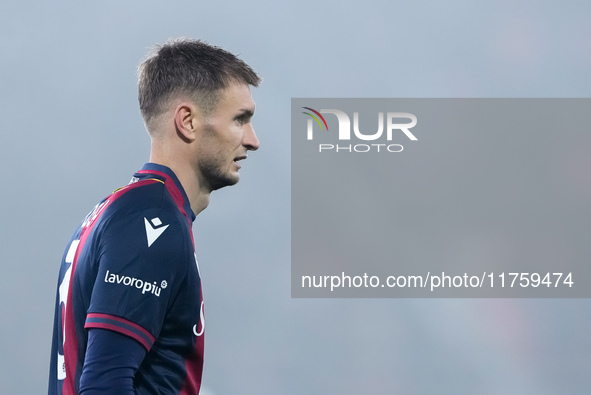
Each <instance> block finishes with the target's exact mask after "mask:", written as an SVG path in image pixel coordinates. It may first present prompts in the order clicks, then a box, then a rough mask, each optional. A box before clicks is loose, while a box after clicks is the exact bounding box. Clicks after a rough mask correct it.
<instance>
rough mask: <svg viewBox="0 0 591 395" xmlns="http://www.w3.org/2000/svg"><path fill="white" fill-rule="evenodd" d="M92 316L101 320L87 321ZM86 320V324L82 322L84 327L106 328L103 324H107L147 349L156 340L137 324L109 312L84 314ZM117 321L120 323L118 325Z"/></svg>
mask: <svg viewBox="0 0 591 395" xmlns="http://www.w3.org/2000/svg"><path fill="white" fill-rule="evenodd" d="M93 318H95V319H99V320H102V322H88V319H93ZM86 320H87V322H86V324H84V327H85V328H106V326H105V325H108V326H109V327H108V328H107V329H112V330H114V331H116V332H120V333H123V334H125V335H128V336H130V337H133V338H134V339H136V340H137V341H138V342H140V343H141V344H142V345H143V346H144V347H145V348H146V350H147V351H150V348H152V344H154V341H156V339H155V338H154V336H152V335H151V334H150V332H148V331H147V330H145V329H144V328H142V327H141V326H139V325H138V324H135V323H133V322H131V321H128V320H126V319H125V318H121V317H116V316H114V315H109V314H100V313H89V314H87V315H86ZM109 321H111V323H109ZM119 323H120V324H122V325H119ZM125 326H128V327H131V328H133V329H135V330H136V331H137V332H139V333H141V334H142V335H144V336H145V337H146V338H147V339H148V340H149V342H148V341H146V339H145V338H143V337H142V336H141V335H140V334H139V333H136V332H133V331H132V330H130V329H127V328H125Z"/></svg>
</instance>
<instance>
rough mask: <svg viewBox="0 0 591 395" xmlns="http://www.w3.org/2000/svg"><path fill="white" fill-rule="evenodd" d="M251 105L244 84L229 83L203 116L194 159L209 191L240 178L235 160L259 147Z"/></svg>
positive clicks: (248, 88)
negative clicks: (213, 107) (216, 101)
mask: <svg viewBox="0 0 591 395" xmlns="http://www.w3.org/2000/svg"><path fill="white" fill-rule="evenodd" d="M254 110H255V104H254V101H253V100H252V97H251V96H250V87H249V86H248V85H246V84H230V85H229V86H228V87H227V88H225V89H224V90H222V91H221V93H220V99H219V102H218V104H217V107H216V109H215V110H213V112H212V113H211V114H210V115H209V116H208V117H207V120H206V122H205V127H204V130H203V136H202V138H201V141H200V142H199V148H198V153H197V160H198V164H199V170H200V173H201V175H202V178H203V182H205V183H206V186H207V187H209V189H210V190H212V191H214V190H216V189H220V188H223V187H225V186H228V185H234V184H236V183H237V182H238V180H239V179H240V175H239V174H238V170H239V169H240V167H241V166H240V163H239V161H240V160H242V159H246V154H247V151H249V150H250V151H254V150H256V149H258V148H259V140H258V139H257V136H256V134H255V133H254V129H253V127H252V124H251V123H250V120H251V118H252V116H253V115H254Z"/></svg>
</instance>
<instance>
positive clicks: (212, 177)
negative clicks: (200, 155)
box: [201, 163, 240, 191]
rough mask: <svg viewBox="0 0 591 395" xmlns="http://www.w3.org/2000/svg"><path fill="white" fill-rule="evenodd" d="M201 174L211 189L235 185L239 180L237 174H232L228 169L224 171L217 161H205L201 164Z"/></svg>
mask: <svg viewBox="0 0 591 395" xmlns="http://www.w3.org/2000/svg"><path fill="white" fill-rule="evenodd" d="M201 174H203V178H204V179H205V180H206V182H207V183H208V184H209V189H210V190H211V191H215V190H218V189H221V188H223V187H227V186H231V185H235V184H236V183H238V181H239V180H240V176H239V175H238V174H236V175H234V174H231V173H229V172H228V171H224V170H223V168H222V166H221V164H219V163H205V164H203V165H201Z"/></svg>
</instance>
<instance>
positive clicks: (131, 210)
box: [101, 179, 189, 246]
mask: <svg viewBox="0 0 591 395" xmlns="http://www.w3.org/2000/svg"><path fill="white" fill-rule="evenodd" d="M105 202H107V207H106V209H105V212H104V213H103V215H102V217H103V218H102V221H101V222H102V224H101V228H103V231H109V233H113V231H115V232H116V233H123V234H121V237H124V236H125V235H124V233H125V230H126V229H127V228H141V229H142V230H145V233H146V234H147V239H148V241H147V243H148V244H149V245H150V246H151V245H152V243H153V241H155V238H158V237H159V236H160V235H161V234H163V233H164V230H168V231H167V232H166V235H167V236H168V235H170V234H173V233H174V234H175V235H176V236H177V237H178V236H182V235H188V233H187V231H188V230H189V229H188V223H189V222H188V220H187V219H186V218H185V217H184V216H183V214H182V213H181V212H180V210H179V209H178V206H177V205H176V204H175V203H174V201H173V199H172V197H171V196H170V194H169V193H168V192H167V189H166V186H165V185H164V183H162V182H161V181H159V180H155V179H147V180H140V181H137V182H134V183H131V184H129V185H127V186H125V187H123V188H120V189H118V190H116V191H115V192H113V194H112V195H111V196H109V197H108V198H107V199H106V200H105ZM130 231H131V229H130ZM150 241H152V243H151V242H150Z"/></svg>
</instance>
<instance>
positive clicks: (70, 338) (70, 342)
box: [62, 180, 158, 395]
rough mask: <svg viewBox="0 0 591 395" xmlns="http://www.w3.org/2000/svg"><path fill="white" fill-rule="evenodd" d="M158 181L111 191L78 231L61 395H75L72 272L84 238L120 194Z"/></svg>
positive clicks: (76, 344) (75, 354)
mask: <svg viewBox="0 0 591 395" xmlns="http://www.w3.org/2000/svg"><path fill="white" fill-rule="evenodd" d="M156 182H158V181H156V180H142V181H138V182H136V183H134V184H129V185H127V186H125V187H123V188H121V189H120V190H118V191H116V192H115V193H113V194H112V195H111V196H109V197H108V198H107V199H106V200H105V201H104V202H103V204H102V205H101V206H100V208H99V209H98V212H97V213H95V214H94V215H93V216H92V218H89V219H88V223H87V224H85V226H84V227H83V228H82V231H81V233H80V243H79V244H78V248H76V254H75V255H74V259H73V261H72V271H71V275H70V284H69V288H68V289H69V291H68V299H67V302H66V317H65V320H64V321H65V327H64V328H65V329H64V332H65V342H64V363H65V368H66V378H65V380H64V384H63V387H62V395H76V389H75V386H76V384H75V381H76V365H77V362H78V338H77V337H76V327H75V323H74V310H73V306H72V294H73V291H74V287H73V284H74V278H75V276H74V274H75V272H76V264H77V263H78V257H79V256H80V252H81V251H82V249H83V248H84V244H85V243H86V239H87V238H88V235H90V232H91V231H92V229H93V228H94V225H95V224H96V222H97V220H98V219H99V218H100V216H101V215H102V213H104V212H105V209H106V208H107V207H109V206H110V205H111V203H113V202H114V201H115V200H117V199H118V198H119V197H121V195H123V194H124V193H126V192H128V191H130V190H132V189H134V188H137V187H140V186H144V185H149V184H154V183H156Z"/></svg>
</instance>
